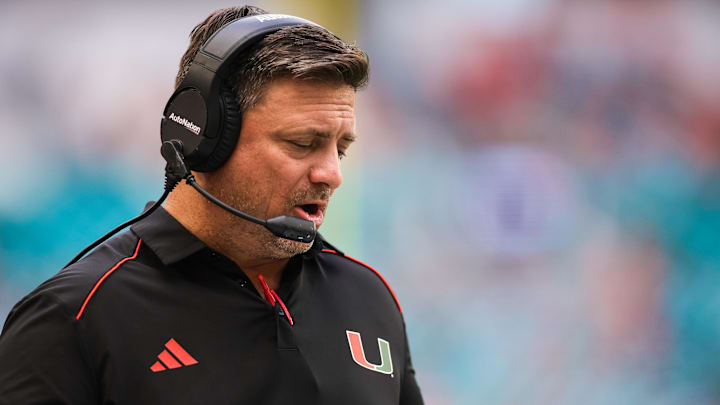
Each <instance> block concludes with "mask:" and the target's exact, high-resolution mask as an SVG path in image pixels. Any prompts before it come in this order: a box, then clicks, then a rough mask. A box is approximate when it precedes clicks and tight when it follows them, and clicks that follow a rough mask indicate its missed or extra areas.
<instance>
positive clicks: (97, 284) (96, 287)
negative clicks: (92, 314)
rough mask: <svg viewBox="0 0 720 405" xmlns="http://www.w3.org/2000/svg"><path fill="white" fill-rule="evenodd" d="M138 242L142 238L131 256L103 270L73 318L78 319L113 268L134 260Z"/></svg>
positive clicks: (138, 246)
mask: <svg viewBox="0 0 720 405" xmlns="http://www.w3.org/2000/svg"><path fill="white" fill-rule="evenodd" d="M140 244H142V239H139V240H138V243H137V246H136V247H135V253H134V254H133V255H132V256H129V257H126V258H124V259H122V260H120V261H119V262H117V263H115V265H114V266H113V267H112V268H111V269H110V270H108V271H107V272H105V274H103V276H102V277H100V280H98V281H97V283H95V286H94V287H93V289H92V290H90V293H89V294H88V295H87V297H85V302H83V304H82V307H80V311H78V313H77V316H76V317H75V319H77V320H80V317H81V316H82V314H83V312H84V311H85V307H86V306H87V304H88V302H90V298H92V297H93V295H94V294H95V292H96V291H97V290H98V288H100V284H102V283H103V281H105V279H106V278H108V277H109V276H110V275H111V274H112V273H113V272H114V271H115V270H117V269H118V268H119V267H120V266H122V265H123V264H124V263H125V262H128V261H130V260H134V259H135V258H136V257H137V255H138V252H139V251H140Z"/></svg>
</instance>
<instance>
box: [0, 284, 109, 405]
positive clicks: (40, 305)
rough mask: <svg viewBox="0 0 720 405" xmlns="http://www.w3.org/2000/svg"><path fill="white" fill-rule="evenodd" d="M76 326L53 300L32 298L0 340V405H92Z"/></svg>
mask: <svg viewBox="0 0 720 405" xmlns="http://www.w3.org/2000/svg"><path fill="white" fill-rule="evenodd" d="M76 327H77V323H76V321H75V319H74V317H73V316H72V315H71V314H70V313H69V312H68V310H67V308H66V306H65V305H63V304H62V302H60V300H59V299H58V298H56V297H55V296H54V295H52V294H50V293H48V292H47V291H46V292H44V293H42V292H41V293H33V294H31V295H29V296H28V297H26V298H24V299H23V300H22V301H20V302H19V303H18V304H17V305H15V307H14V308H13V309H12V311H11V312H10V315H8V318H7V320H6V322H5V326H4V327H3V331H2V334H1V335H0V404H2V405H6V404H8V405H9V404H41V403H42V404H93V403H96V402H97V398H98V397H97V393H96V389H95V384H94V380H95V379H94V378H93V371H92V367H91V365H90V364H91V363H90V362H89V361H88V356H87V352H86V351H85V347H84V345H83V344H82V342H81V341H80V339H79V337H78V334H77V330H76Z"/></svg>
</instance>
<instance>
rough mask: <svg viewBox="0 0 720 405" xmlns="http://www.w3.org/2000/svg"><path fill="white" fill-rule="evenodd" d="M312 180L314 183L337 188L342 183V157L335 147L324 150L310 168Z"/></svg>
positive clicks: (333, 188)
mask: <svg viewBox="0 0 720 405" xmlns="http://www.w3.org/2000/svg"><path fill="white" fill-rule="evenodd" d="M310 182H311V183H314V184H318V183H321V184H326V185H327V186H328V187H330V189H332V190H335V189H336V188H338V187H340V184H342V172H341V171H340V157H339V156H338V152H337V150H335V149H334V148H333V149H331V150H330V148H328V150H327V151H324V152H323V153H322V154H320V155H319V156H318V159H317V160H316V161H315V163H314V164H313V166H312V167H311V168H310Z"/></svg>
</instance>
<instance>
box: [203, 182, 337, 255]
mask: <svg viewBox="0 0 720 405" xmlns="http://www.w3.org/2000/svg"><path fill="white" fill-rule="evenodd" d="M225 184H227V183H226V182H221V185H220V186H216V187H209V188H211V189H212V191H211V192H212V193H214V194H215V195H216V196H218V197H219V198H220V200H222V201H224V202H225V203H227V204H229V205H231V206H232V207H234V208H236V209H238V210H240V211H242V212H245V213H248V214H250V215H252V216H254V217H257V218H260V219H267V218H265V217H264V215H265V212H264V211H263V206H264V202H263V196H262V195H260V194H259V193H254V192H249V191H247V190H256V188H255V187H252V186H250V185H237V186H235V187H228V186H226V185H225ZM331 194H332V191H331V189H330V188H329V187H327V186H317V187H315V188H311V189H306V190H298V191H295V192H293V193H292V194H291V195H290V196H289V197H288V198H287V200H286V204H285V206H284V207H283V213H285V214H286V215H287V213H289V212H291V210H292V209H293V208H294V207H295V206H297V205H299V204H302V203H303V202H306V201H317V200H321V201H325V202H328V201H329V199H330V195H331ZM220 215H222V217H221V223H222V224H223V226H220V227H217V228H215V229H214V230H213V233H214V234H215V236H214V239H215V240H216V241H218V243H220V244H221V245H223V246H224V247H225V248H230V249H234V250H239V251H244V252H245V254H249V255H252V256H254V257H255V258H264V259H287V258H290V257H292V256H295V255H298V254H302V253H305V252H307V251H308V250H309V249H310V248H311V247H312V245H313V243H314V242H311V243H303V242H297V241H292V240H288V239H285V238H280V237H278V236H275V235H274V234H272V233H271V232H270V231H268V230H267V229H265V228H264V227H262V226H261V225H257V224H254V223H252V222H249V221H247V220H244V219H242V218H239V217H237V216H235V215H232V214H230V213H229V212H227V211H224V210H222V214H220ZM280 215H282V214H280Z"/></svg>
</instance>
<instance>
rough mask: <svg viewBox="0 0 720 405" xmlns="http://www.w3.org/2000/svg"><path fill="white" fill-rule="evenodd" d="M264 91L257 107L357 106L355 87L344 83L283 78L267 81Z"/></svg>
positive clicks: (349, 107)
mask: <svg viewBox="0 0 720 405" xmlns="http://www.w3.org/2000/svg"><path fill="white" fill-rule="evenodd" d="M262 93H263V95H262V98H261V99H260V101H259V102H258V104H257V105H256V106H255V107H266V108H267V107H270V108H272V107H285V106H292V105H295V106H298V107H302V106H305V105H314V106H322V105H328V106H331V105H332V106H336V107H344V108H346V109H353V108H354V107H355V89H353V88H352V87H351V86H349V85H346V84H342V83H328V82H321V81H316V80H302V79H289V78H282V79H275V80H273V81H271V82H269V83H267V84H266V85H265V86H264V87H263V90H262ZM255 107H253V108H255ZM253 108H251V109H253Z"/></svg>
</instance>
